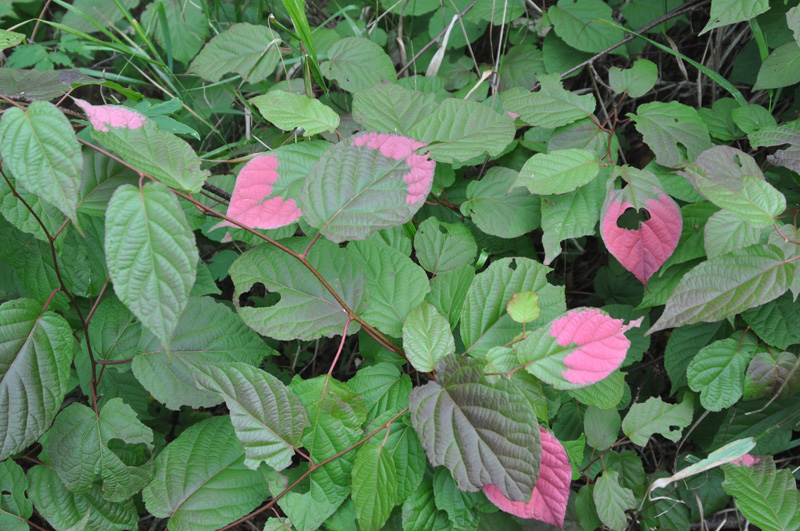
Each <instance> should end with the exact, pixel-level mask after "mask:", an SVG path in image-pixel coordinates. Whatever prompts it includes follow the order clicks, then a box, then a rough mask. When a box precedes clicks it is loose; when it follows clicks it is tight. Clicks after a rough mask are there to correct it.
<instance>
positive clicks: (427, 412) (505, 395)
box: [409, 355, 542, 502]
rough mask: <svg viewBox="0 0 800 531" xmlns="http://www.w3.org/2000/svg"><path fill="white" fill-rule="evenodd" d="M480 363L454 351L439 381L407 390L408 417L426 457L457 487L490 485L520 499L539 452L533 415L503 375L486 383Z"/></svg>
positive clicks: (528, 488)
mask: <svg viewBox="0 0 800 531" xmlns="http://www.w3.org/2000/svg"><path fill="white" fill-rule="evenodd" d="M484 365H485V362H484V361H483V360H480V359H476V358H465V357H462V356H458V355H451V356H448V357H447V358H445V359H443V360H442V361H441V362H440V363H439V365H438V367H437V376H438V380H437V381H431V382H428V383H427V384H425V385H423V386H422V387H417V388H415V389H414V390H413V391H412V392H411V396H410V397H409V407H410V408H411V421H412V423H413V426H414V430H415V431H416V432H417V435H419V438H420V442H421V443H422V446H423V447H424V448H425V452H426V453H427V454H428V460H429V461H430V462H431V464H433V466H441V465H444V466H445V467H446V468H447V469H448V470H450V472H451V473H452V475H453V479H454V480H455V481H456V483H457V484H458V488H459V489H461V490H463V491H467V492H475V491H477V490H479V489H481V488H483V486H484V485H487V484H493V485H496V486H497V488H498V489H499V490H500V492H502V493H503V496H505V497H506V498H507V499H509V500H511V501H520V502H525V501H528V500H530V499H531V495H532V494H533V487H534V485H535V484H536V480H537V478H538V476H539V463H540V460H541V453H542V450H541V442H540V436H539V430H538V429H537V428H538V424H537V421H536V414H535V413H534V411H533V407H532V406H531V404H530V402H528V400H527V399H526V398H525V396H524V395H523V394H522V393H520V392H519V390H518V389H517V388H515V387H513V386H512V385H510V384H509V383H507V382H506V381H505V380H504V379H498V380H497V381H496V382H495V383H494V384H493V385H490V384H489V382H488V381H487V379H486V377H485V376H484V374H483V373H484Z"/></svg>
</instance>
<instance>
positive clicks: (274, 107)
mask: <svg viewBox="0 0 800 531" xmlns="http://www.w3.org/2000/svg"><path fill="white" fill-rule="evenodd" d="M250 102H251V103H252V104H253V105H255V106H256V108H258V111H259V112H260V113H261V116H263V117H264V118H266V119H267V120H269V121H270V122H272V123H273V124H275V125H276V126H277V127H278V128H279V129H283V130H284V131H292V130H294V129H295V128H296V127H299V128H302V129H303V136H313V135H317V134H319V133H323V132H325V131H333V130H335V129H336V128H337V127H339V115H338V114H336V113H335V112H334V111H333V109H331V108H330V107H328V106H327V105H325V104H323V103H321V102H320V101H319V100H315V99H314V98H309V97H308V96H305V95H300V94H292V93H290V92H284V91H282V90H271V91H269V92H268V93H266V94H263V95H261V96H256V97H255V98H253V99H251V100H250Z"/></svg>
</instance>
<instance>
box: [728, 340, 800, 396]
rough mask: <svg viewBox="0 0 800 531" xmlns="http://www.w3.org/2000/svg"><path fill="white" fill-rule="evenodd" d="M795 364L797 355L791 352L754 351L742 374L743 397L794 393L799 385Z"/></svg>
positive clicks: (798, 374) (798, 375) (799, 377)
mask: <svg viewBox="0 0 800 531" xmlns="http://www.w3.org/2000/svg"><path fill="white" fill-rule="evenodd" d="M797 365H798V361H797V356H796V355H795V354H792V353H791V352H780V353H775V352H773V353H770V352H758V353H756V355H755V356H754V357H753V359H752V360H751V361H750V365H749V366H748V367H747V372H746V373H745V375H744V391H743V393H742V394H743V397H744V399H745V400H753V399H756V398H761V397H764V396H772V395H775V394H777V393H780V394H781V396H788V395H791V394H794V393H796V392H797V390H798V388H799V387H800V373H798V371H797ZM787 380H788V382H787Z"/></svg>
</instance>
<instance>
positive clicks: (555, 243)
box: [541, 172, 604, 265]
mask: <svg viewBox="0 0 800 531" xmlns="http://www.w3.org/2000/svg"><path fill="white" fill-rule="evenodd" d="M603 175H604V172H603V173H601V174H600V177H599V178H597V179H594V180H592V181H589V183H588V184H586V185H584V186H581V187H580V188H578V189H577V190H574V191H573V192H569V193H567V194H561V195H554V196H550V197H542V198H541V202H542V206H541V210H542V230H543V231H544V234H542V244H543V245H544V251H545V252H544V260H543V262H544V264H545V265H550V263H552V261H553V260H555V258H556V257H557V256H558V255H559V254H561V242H562V241H564V240H567V239H570V238H579V237H581V236H587V235H591V234H594V228H595V226H596V225H597V222H598V221H599V220H600V206H601V204H602V202H603V201H602V199H603Z"/></svg>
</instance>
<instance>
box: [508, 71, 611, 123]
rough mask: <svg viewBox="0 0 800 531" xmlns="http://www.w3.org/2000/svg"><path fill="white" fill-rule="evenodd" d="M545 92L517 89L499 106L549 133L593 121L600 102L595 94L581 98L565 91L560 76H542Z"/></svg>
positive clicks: (542, 90) (509, 92) (511, 91)
mask: <svg viewBox="0 0 800 531" xmlns="http://www.w3.org/2000/svg"><path fill="white" fill-rule="evenodd" d="M539 81H540V82H541V84H542V88H541V89H540V90H539V92H530V91H528V90H526V89H521V88H516V89H512V90H508V91H506V92H503V93H502V94H501V95H500V102H501V103H502V104H503V109H504V110H506V111H509V112H513V113H515V114H519V117H520V118H521V119H522V121H524V122H525V123H526V124H529V125H533V126H536V127H544V128H546V129H555V128H556V127H561V126H562V125H567V124H571V123H572V122H575V121H578V120H582V119H584V118H587V117H592V116H593V113H594V109H595V107H596V105H597V102H596V101H595V99H594V96H593V95H592V94H585V95H583V96H578V95H577V94H575V93H573V92H569V91H566V90H564V87H563V86H562V85H561V78H560V76H559V75H558V74H548V75H546V76H545V75H543V76H539Z"/></svg>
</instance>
